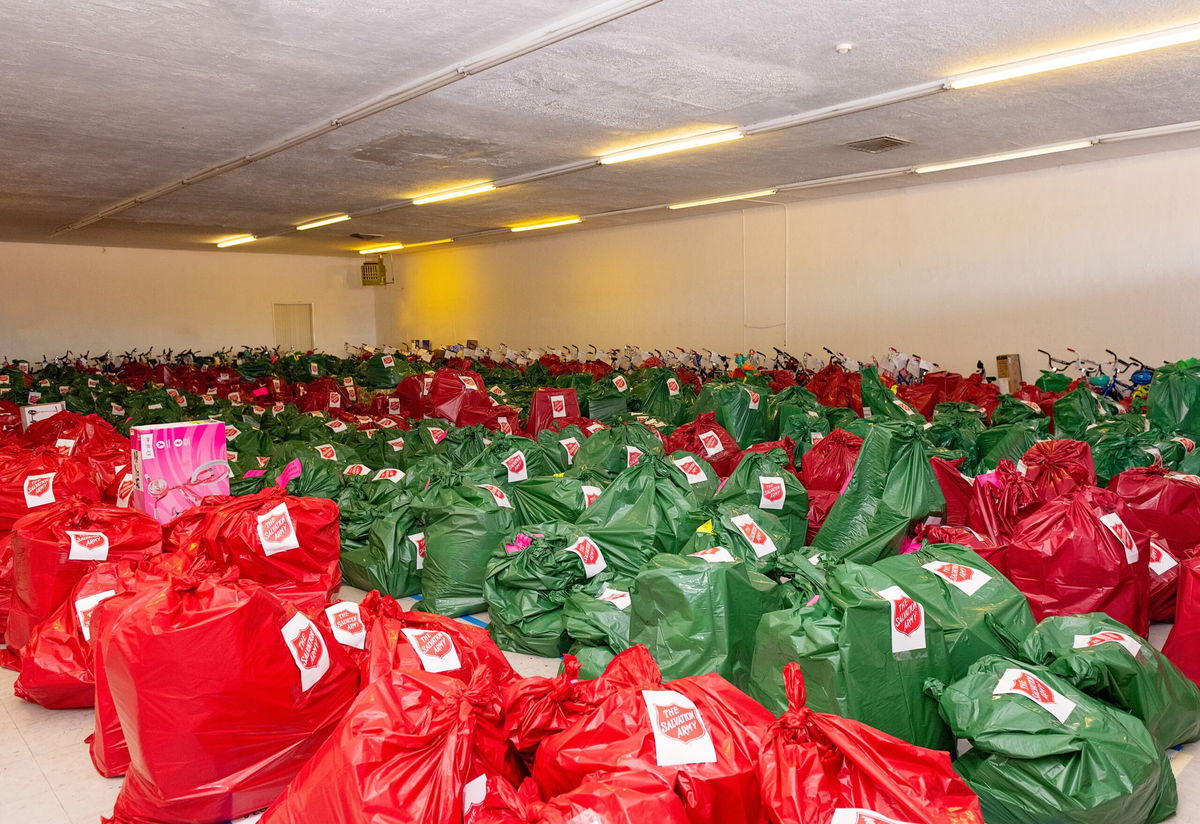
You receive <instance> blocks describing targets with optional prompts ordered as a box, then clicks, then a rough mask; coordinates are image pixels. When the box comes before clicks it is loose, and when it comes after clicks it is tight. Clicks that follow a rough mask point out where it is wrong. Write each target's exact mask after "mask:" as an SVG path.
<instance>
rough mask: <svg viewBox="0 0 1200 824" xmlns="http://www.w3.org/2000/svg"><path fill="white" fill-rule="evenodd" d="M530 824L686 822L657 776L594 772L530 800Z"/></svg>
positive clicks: (680, 805) (671, 793)
mask: <svg viewBox="0 0 1200 824" xmlns="http://www.w3.org/2000/svg"><path fill="white" fill-rule="evenodd" d="M531 806H532V810H533V812H532V815H531V816H530V817H529V818H528V819H527V820H528V821H530V822H531V824H584V822H593V824H688V821H689V819H688V814H687V808H686V807H684V805H683V802H682V801H680V799H679V796H677V795H676V794H675V793H674V791H673V790H672V789H671V787H670V785H669V784H667V783H666V782H665V781H664V780H663V779H662V778H660V777H659V776H656V775H653V774H651V773H640V772H621V773H608V774H601V775H597V776H596V777H594V778H592V779H589V780H587V781H584V782H583V783H582V784H580V785H579V786H578V787H577V788H575V789H574V790H571V791H570V792H566V793H563V794H562V795H556V796H554V798H551V799H550V800H549V801H547V802H545V803H543V804H536V803H535V804H533V805H531Z"/></svg>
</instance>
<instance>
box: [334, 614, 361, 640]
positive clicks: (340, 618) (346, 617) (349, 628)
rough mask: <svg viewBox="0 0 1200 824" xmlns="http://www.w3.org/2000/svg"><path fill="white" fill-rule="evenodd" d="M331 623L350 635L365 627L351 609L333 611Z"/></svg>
mask: <svg viewBox="0 0 1200 824" xmlns="http://www.w3.org/2000/svg"><path fill="white" fill-rule="evenodd" d="M333 625H334V626H335V627H337V628H338V629H340V630H341V631H342V632H348V633H350V634H351V635H355V634H357V633H360V632H362V631H363V630H364V629H366V627H364V626H363V622H362V619H361V618H359V617H358V613H356V612H355V611H354V610H352V609H344V610H342V611H341V612H335V613H334V614H333Z"/></svg>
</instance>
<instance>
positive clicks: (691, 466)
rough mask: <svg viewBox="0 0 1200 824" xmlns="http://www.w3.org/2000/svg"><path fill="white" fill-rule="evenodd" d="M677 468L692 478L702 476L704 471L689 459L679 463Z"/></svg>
mask: <svg viewBox="0 0 1200 824" xmlns="http://www.w3.org/2000/svg"><path fill="white" fill-rule="evenodd" d="M678 466H679V468H680V469H682V470H683V471H684V472H686V473H687V474H689V475H691V476H693V477H695V476H696V475H703V474H704V470H703V469H701V468H700V464H698V463H696V462H695V461H693V460H691V459H690V458H689V459H685V460H682V461H680V462H679V464H678Z"/></svg>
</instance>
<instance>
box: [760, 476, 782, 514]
mask: <svg viewBox="0 0 1200 824" xmlns="http://www.w3.org/2000/svg"><path fill="white" fill-rule="evenodd" d="M758 488H759V496H758V508H759V509H783V505H784V504H785V503H787V487H786V486H785V485H784V483H783V478H778V477H770V476H761V477H759V479H758Z"/></svg>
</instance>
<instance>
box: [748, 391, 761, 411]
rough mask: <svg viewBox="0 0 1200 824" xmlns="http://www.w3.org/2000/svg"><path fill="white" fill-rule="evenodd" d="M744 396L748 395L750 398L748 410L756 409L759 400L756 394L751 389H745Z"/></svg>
mask: <svg viewBox="0 0 1200 824" xmlns="http://www.w3.org/2000/svg"><path fill="white" fill-rule="evenodd" d="M746 394H748V395H749V396H750V408H751V409H758V402H759V400H760V399H761V398H760V395H759V394H758V393H757V392H755V391H754V390H753V389H747V390H746Z"/></svg>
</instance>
